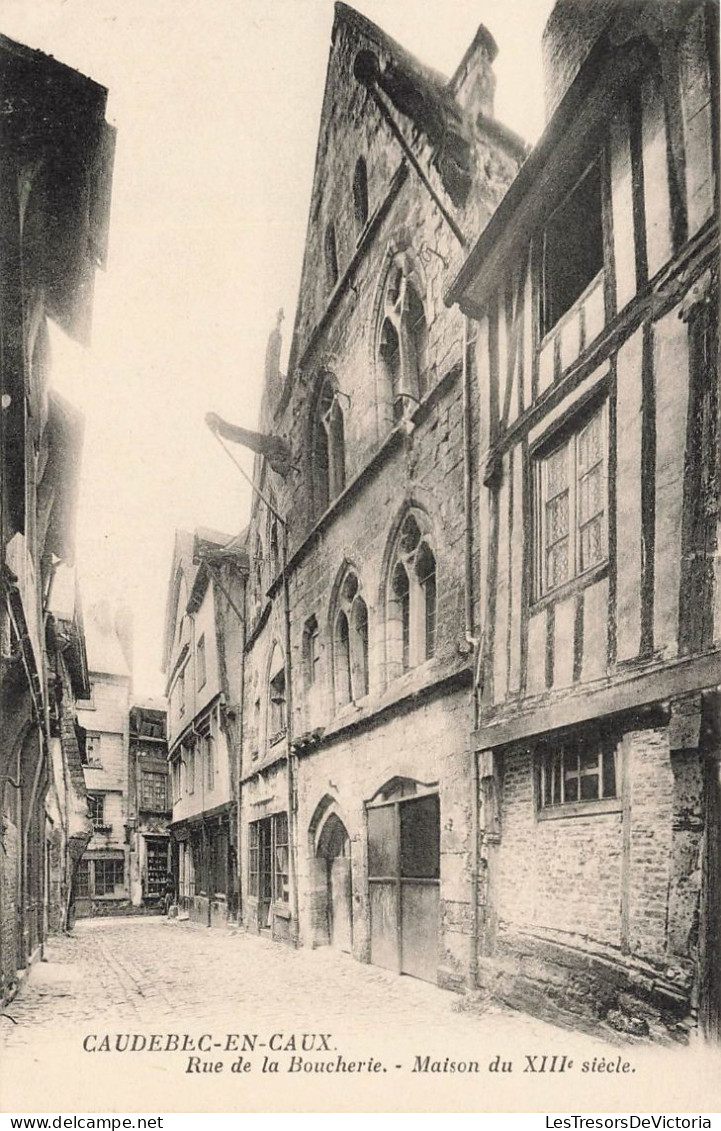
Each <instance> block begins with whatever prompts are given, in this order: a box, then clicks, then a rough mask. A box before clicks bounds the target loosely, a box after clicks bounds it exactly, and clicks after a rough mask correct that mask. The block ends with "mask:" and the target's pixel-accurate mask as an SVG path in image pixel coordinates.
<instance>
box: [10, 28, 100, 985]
mask: <svg viewBox="0 0 721 1131" xmlns="http://www.w3.org/2000/svg"><path fill="white" fill-rule="evenodd" d="M0 76H1V78H2V88H3V109H4V112H3V113H2V115H0V174H1V175H2V182H3V190H2V205H1V207H0V386H1V389H2V405H1V407H0V411H1V412H2V426H1V427H0V467H1V472H0V474H1V476H2V482H1V483H0V489H1V491H2V511H1V526H2V529H1V532H0V541H1V550H0V552H1V555H2V560H1V562H0V587H1V589H2V593H1V598H0V651H1V656H0V718H1V719H2V728H1V734H0V809H1V816H2V846H1V848H0V915H1V917H2V930H1V931H0V976H1V986H0V991H1V994H2V999H3V1000H5V999H6V998H7V997H8V996H9V995H10V994H12V993H13V991H14V988H15V986H16V985H17V981H18V977H19V976H21V974H22V972H23V971H24V970H25V969H26V968H27V967H28V965H29V964H30V963H31V962H32V961H33V959H34V958H35V957H37V956H38V955H39V954H40V953H41V951H42V945H43V941H44V939H45V937H46V933H47V930H48V927H49V925H53V926H55V925H58V924H59V923H62V922H64V918H65V914H66V911H67V907H66V897H67V891H68V888H69V884H70V879H71V876H72V870H73V867H74V864H75V861H76V860H77V855H78V845H79V844H80V843H81V842H82V840H83V838H85V837H87V835H88V832H89V830H88V829H87V826H86V825H85V824H84V818H83V817H82V808H83V804H82V802H83V797H82V795H83V786H82V782H81V780H80V775H79V772H78V770H79V767H78V758H79V749H78V745H77V739H76V734H75V728H74V724H73V698H74V696H75V694H77V693H78V692H82V691H83V681H84V678H85V674H84V673H83V670H82V662H80V663H79V662H77V655H76V657H75V658H73V655H72V654H73V652H75V653H77V652H78V650H79V651H80V652H82V640H81V630H80V627H79V622H78V621H77V620H76V621H75V623H74V624H73V616H72V614H71V617H70V621H69V622H68V624H67V625H66V626H62V625H59V624H58V623H57V622H55V621H54V619H53V617H52V615H51V612H50V601H51V595H52V585H53V578H54V574H55V571H56V568H57V563H58V561H60V562H66V563H70V562H72V560H73V551H74V546H73V543H74V509H75V497H76V489H77V470H78V460H79V451H80V446H81V440H82V422H81V421H80V420H79V418H78V414H77V413H76V412H75V411H74V410H73V409H72V407H71V406H70V405H68V404H67V403H66V402H65V401H64V400H63V399H62V398H61V397H59V396H58V395H57V394H56V393H55V392H54V391H52V390H51V389H50V374H49V351H48V321H49V320H50V319H52V320H53V321H54V322H55V323H57V324H58V325H59V326H61V327H62V328H63V329H64V330H65V331H66V332H67V333H68V334H69V335H70V336H71V337H73V338H74V339H75V340H77V341H80V342H87V339H88V333H89V326H90V314H91V306H92V287H93V278H94V273H95V269H96V267H97V266H98V265H99V264H102V263H103V261H104V257H105V246H106V231H107V221H108V205H109V179H110V158H111V156H112V132H111V131H110V129H109V127H108V126H107V124H106V123H105V121H104V113H105V102H106V96H107V92H106V91H105V90H104V89H103V88H102V87H100V86H98V85H97V84H96V83H93V82H92V81H91V80H90V79H87V78H85V77H84V76H83V75H80V74H78V73H77V72H76V71H73V70H71V69H70V68H69V67H65V66H63V65H62V64H61V63H58V62H57V61H56V60H54V59H52V58H50V57H48V56H46V55H43V54H42V53H41V52H38V51H31V50H29V49H28V48H26V47H23V46H21V45H20V44H17V43H13V42H12V41H10V40H8V39H6V38H5V37H2V36H0ZM66 629H67V631H66ZM71 638H74V639H71ZM79 809H80V815H79V813H78V810H79ZM76 817H77V818H78V819H77V820H76Z"/></svg>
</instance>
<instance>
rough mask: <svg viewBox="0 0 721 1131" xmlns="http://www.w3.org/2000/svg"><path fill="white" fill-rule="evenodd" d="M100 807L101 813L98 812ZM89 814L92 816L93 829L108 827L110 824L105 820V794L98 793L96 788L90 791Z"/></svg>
mask: <svg viewBox="0 0 721 1131" xmlns="http://www.w3.org/2000/svg"><path fill="white" fill-rule="evenodd" d="M98 807H99V813H98ZM88 815H89V817H90V821H91V824H92V826H93V830H96V829H106V828H108V825H107V823H106V820H105V794H104V793H97V792H96V791H95V790H93V791H92V792H88Z"/></svg>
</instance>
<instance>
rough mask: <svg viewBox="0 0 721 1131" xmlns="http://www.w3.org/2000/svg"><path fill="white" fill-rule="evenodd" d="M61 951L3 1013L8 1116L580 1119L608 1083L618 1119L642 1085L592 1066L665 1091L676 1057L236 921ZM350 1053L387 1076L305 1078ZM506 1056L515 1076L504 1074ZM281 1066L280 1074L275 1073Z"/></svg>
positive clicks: (68, 944)
mask: <svg viewBox="0 0 721 1131" xmlns="http://www.w3.org/2000/svg"><path fill="white" fill-rule="evenodd" d="M46 958H47V960H46V961H45V962H42V963H38V964H37V965H36V966H35V967H34V968H33V970H32V972H31V975H30V977H29V978H28V979H27V981H26V982H25V984H24V985H23V987H22V989H21V991H20V993H19V994H18V996H17V997H16V998H15V1000H14V1001H13V1002H12V1003H11V1004H10V1006H9V1007H8V1009H7V1012H6V1014H5V1015H4V1016H3V1018H2V1029H1V1030H0V1032H1V1034H2V1041H1V1044H2V1065H3V1069H2V1084H1V1085H0V1096H1V1099H2V1109H3V1110H5V1111H51V1112H56V1111H57V1112H76V1113H79V1112H93V1111H94V1112H108V1111H139V1112H149V1113H151V1114H152V1112H153V1111H202V1110H208V1111H210V1110H218V1111H227V1110H243V1111H264V1110H279V1111H288V1110H318V1111H322V1110H330V1111H333V1110H338V1109H339V1107H341V1106H344V1107H347V1109H348V1110H359V1111H363V1110H386V1111H389V1110H390V1111H392V1110H407V1111H413V1110H420V1111H429V1110H440V1111H442V1110H446V1111H447V1110H460V1111H463V1110H468V1111H473V1110H477V1111H482V1110H487V1111H488V1110H491V1111H492V1110H499V1109H502V1108H503V1107H504V1106H509V1107H510V1110H522V1109H523V1106H526V1107H529V1108H531V1109H539V1108H541V1109H542V1108H543V1107H544V1106H545V1107H547V1108H551V1109H555V1110H565V1109H566V1108H567V1106H568V1103H569V1102H570V1096H571V1095H572V1094H574V1093H575V1090H576V1089H577V1088H578V1087H579V1085H580V1083H581V1082H583V1086H584V1095H585V1096H586V1100H587V1102H589V1103H590V1102H592V1099H591V1098H590V1097H591V1096H592V1093H593V1091H594V1090H595V1088H596V1087H598V1088H599V1089H600V1091H599V1095H598V1103H599V1106H600V1107H601V1108H602V1109H605V1110H613V1108H614V1107H616V1106H620V1107H623V1106H624V1103H623V1095H624V1091H623V1089H624V1084H625V1085H626V1098H627V1097H628V1083H627V1081H628V1076H627V1077H625V1078H621V1077H619V1076H608V1075H602V1076H599V1077H593V1076H586V1077H582V1076H580V1075H579V1074H578V1070H580V1067H581V1059H580V1058H586V1059H589V1058H592V1057H593V1056H594V1055H595V1056H597V1057H605V1058H606V1059H607V1060H613V1061H614V1062H615V1061H616V1060H617V1059H618V1057H619V1054H620V1055H621V1059H622V1060H623V1061H625V1060H628V1061H630V1062H632V1065H633V1066H634V1068H636V1069H637V1070H638V1072H644V1071H645V1069H644V1065H650V1067H649V1068H648V1072H649V1081H650V1080H651V1078H652V1076H653V1077H654V1078H655V1077H656V1074H657V1068H658V1063H659V1062H658V1057H659V1056H661V1057H663V1055H664V1054H663V1053H659V1052H658V1051H657V1050H655V1051H652V1052H651V1051H650V1050H647V1049H642V1048H635V1049H631V1050H628V1049H626V1050H624V1049H621V1048H613V1047H611V1046H609V1045H606V1044H603V1043H601V1042H600V1041H594V1040H592V1039H591V1038H589V1037H584V1036H582V1035H579V1034H577V1033H570V1032H566V1031H565V1030H562V1029H559V1028H556V1027H554V1026H551V1025H548V1024H545V1023H543V1022H540V1021H537V1020H535V1019H533V1018H529V1017H526V1016H524V1015H522V1014H519V1013H515V1012H512V1011H510V1010H504V1009H501V1008H499V1007H495V1006H492V1007H487V1008H485V1009H484V1008H483V1007H481V1006H478V1007H477V1008H475V1009H474V1010H473V1011H471V1010H469V1009H467V1008H463V1005H464V1001H463V999H462V998H460V997H457V996H456V995H454V994H451V993H447V992H445V991H442V990H440V989H438V988H437V987H436V986H433V985H430V984H428V983H425V982H422V981H418V980H415V979H412V978H402V977H397V976H395V975H393V974H391V973H388V972H386V971H384V970H381V969H379V968H377V967H373V966H365V965H362V964H360V963H357V962H354V961H352V960H351V959H350V958H349V957H347V956H346V955H342V954H335V953H333V952H332V951H330V950H329V949H327V948H324V949H318V950H307V949H302V950H297V951H295V950H291V949H289V948H287V947H284V946H279V945H277V944H274V943H272V942H270V941H268V940H266V939H264V938H259V937H255V936H252V935H247V934H245V933H242V932H238V931H236V930H234V929H232V928H230V929H217V930H208V929H206V928H202V927H199V926H195V925H190V924H188V923H178V922H177V921H174V920H166V919H162V918H115V919H96V920H82V921H80V922H79V923H78V925H77V927H76V930H75V932H74V934H73V935H72V936H66V937H62V938H56V939H53V940H51V941H50V944H49V946H48V947H47V949H46ZM106 1034H107V1035H108V1037H109V1045H110V1051H103V1038H104V1036H105V1035H106ZM153 1034H156V1035H160V1036H156V1040H155V1042H154V1043H155V1046H156V1047H155V1049H154V1050H153V1051H151V1050H150V1048H149V1046H150V1037H151V1036H152V1035H153ZM244 1034H247V1035H248V1036H249V1037H250V1038H251V1041H252V1039H253V1037H254V1035H255V1040H256V1048H255V1050H254V1051H252V1052H250V1053H249V1046H248V1043H247V1041H246V1051H245V1053H244V1054H243V1060H244V1061H245V1062H246V1063H249V1065H250V1067H249V1069H248V1070H247V1071H246V1072H238V1071H237V1070H236V1072H232V1071H231V1066H232V1065H233V1064H234V1063H236V1062H237V1061H238V1057H239V1054H240V1052H241V1049H242V1045H243V1035H244ZM303 1034H326V1035H328V1034H329V1035H330V1036H326V1037H324V1038H320V1037H317V1036H316V1037H315V1038H311V1043H313V1045H314V1047H313V1049H306V1050H305V1051H304V1050H303V1049H302V1040H303ZM203 1035H205V1037H204V1039H203V1041H202V1043H201V1044H200V1047H198V1041H199V1040H200V1039H201V1038H203ZM116 1037H119V1048H120V1051H118V1050H117V1049H116ZM133 1038H134V1040H133ZM183 1040H185V1041H186V1048H185V1051H183V1050H182V1047H179V1045H180V1043H181V1042H182V1041H183ZM84 1043H85V1045H86V1046H87V1051H85V1050H84V1048H83V1045H84ZM293 1044H295V1048H293ZM326 1044H327V1046H328V1048H324V1045H326ZM133 1045H134V1046H135V1051H133ZM143 1045H145V1048H142V1047H141V1046H143ZM127 1046H130V1047H127ZM543 1054H546V1055H547V1056H548V1057H552V1056H553V1055H554V1054H555V1055H556V1056H557V1057H559V1058H560V1057H563V1056H566V1057H567V1058H571V1059H572V1060H573V1061H574V1068H566V1069H565V1071H564V1072H560V1073H559V1072H556V1073H555V1074H553V1073H551V1074H548V1073H547V1074H542V1073H541V1074H537V1073H533V1072H531V1073H530V1077H531V1078H530V1079H529V1072H528V1069H527V1062H526V1056H527V1055H529V1056H535V1057H539V1056H543ZM673 1055H674V1057H675V1058H677V1057H678V1053H677V1052H676V1053H674V1054H673ZM339 1056H340V1057H342V1058H343V1061H344V1063H345V1064H347V1063H348V1062H351V1061H355V1062H357V1061H363V1062H367V1061H369V1060H370V1061H371V1062H373V1061H377V1062H380V1063H381V1065H382V1066H381V1067H380V1068H378V1069H377V1070H376V1071H375V1072H370V1073H369V1072H368V1070H367V1069H365V1068H360V1069H354V1070H351V1071H350V1072H349V1071H347V1070H344V1069H342V1068H341V1069H340V1070H339V1069H338V1068H336V1069H335V1070H333V1069H332V1068H331V1070H330V1073H329V1072H328V1070H327V1069H326V1068H322V1069H321V1070H318V1069H316V1070H314V1071H312V1072H308V1071H306V1070H305V1069H301V1070H298V1064H299V1063H300V1062H299V1061H298V1059H297V1058H298V1057H302V1058H303V1062H304V1063H305V1062H308V1061H312V1062H313V1063H314V1064H321V1065H325V1064H336V1063H337V1061H338V1057H339ZM498 1056H500V1058H501V1061H506V1062H512V1064H513V1069H512V1071H510V1072H509V1071H506V1072H505V1073H502V1072H499V1071H495V1072H494V1071H490V1072H489V1066H490V1065H491V1064H492V1063H493V1061H494V1059H495V1058H496V1057H498ZM193 1057H196V1059H195V1060H193ZM266 1057H267V1058H268V1060H269V1061H275V1062H276V1063H277V1065H278V1069H277V1071H276V1072H275V1073H274V1072H272V1071H271V1072H268V1071H266V1072H264V1071H263V1061H264V1059H265V1058H266ZM293 1057H295V1058H296V1060H295V1061H293V1060H292V1058H293ZM417 1057H420V1058H421V1061H423V1059H424V1058H426V1057H429V1058H430V1061H429V1063H433V1062H434V1061H435V1062H437V1063H438V1064H440V1065H443V1063H444V1062H446V1061H447V1060H448V1061H455V1062H456V1063H458V1062H464V1063H468V1062H474V1061H477V1062H478V1069H477V1070H474V1069H473V1068H472V1067H471V1068H466V1069H463V1068H457V1069H455V1070H453V1069H452V1068H450V1069H449V1068H448V1067H447V1066H446V1069H445V1071H439V1070H438V1068H436V1069H435V1070H430V1069H428V1070H426V1071H425V1072H424V1071H419V1069H418V1065H417V1061H416V1058H417ZM649 1057H651V1059H650V1060H649ZM218 1063H222V1068H221V1069H220V1070H218V1069H217V1068H215V1070H214V1071H212V1072H211V1071H209V1070H208V1067H207V1066H208V1065H211V1066H217V1064H218ZM559 1063H561V1062H560V1060H559V1061H557V1064H559ZM674 1063H675V1064H676V1066H678V1060H677V1059H676V1060H675V1062H674ZM294 1065H295V1067H294ZM694 1065H696V1069H698V1070H701V1068H702V1066H700V1065H697V1064H696V1061H694V1062H693V1064H690V1065H689V1068H690V1071H695V1070H696V1069H694ZM189 1068H190V1071H189V1070H188V1069H189ZM198 1068H202V1071H197V1069H198ZM524 1068H526V1071H525V1072H524ZM414 1069H415V1070H414ZM689 1080H690V1077H689ZM687 1082H688V1081H687ZM634 1086H636V1085H634ZM656 1086H659V1087H663V1083H662V1082H661V1083H658V1082H657V1085H656ZM614 1095H617V1097H618V1098H617V1100H616V1101H614ZM524 1096H528V1100H527V1101H524Z"/></svg>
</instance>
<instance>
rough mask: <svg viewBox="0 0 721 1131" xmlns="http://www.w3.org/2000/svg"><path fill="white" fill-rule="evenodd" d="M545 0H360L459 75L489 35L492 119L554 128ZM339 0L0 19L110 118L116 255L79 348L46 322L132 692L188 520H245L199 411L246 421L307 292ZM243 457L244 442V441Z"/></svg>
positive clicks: (241, 497)
mask: <svg viewBox="0 0 721 1131" xmlns="http://www.w3.org/2000/svg"><path fill="white" fill-rule="evenodd" d="M552 3H553V0H356V3H355V5H354V6H355V7H357V8H358V9H359V10H360V11H361V12H363V14H364V15H366V16H368V17H369V18H370V19H372V20H373V21H374V22H375V23H377V24H379V25H380V26H381V27H382V28H383V29H384V30H385V31H386V32H388V33H389V34H390V35H391V36H393V38H395V39H396V40H398V41H399V42H400V43H402V44H403V46H404V47H406V48H407V49H409V50H410V51H411V52H412V53H413V54H414V55H416V56H417V57H418V58H419V59H421V60H422V61H423V62H424V63H426V64H428V65H430V66H432V67H434V68H435V69H436V70H438V71H440V72H441V73H445V74H446V75H449V76H450V75H451V74H452V73H453V71H454V70H455V68H456V66H457V64H458V63H459V62H460V60H461V58H462V56H463V53H464V51H465V49H466V47H467V46H468V45H469V43H470V42H471V40H472V38H473V36H474V34H475V31H476V29H477V27H478V25H479V23H484V24H485V25H486V27H487V28H488V29H489V30H490V31H491V33H492V34H493V36H494V38H495V39H496V42H497V43H498V46H499V55H498V58H497V60H496V63H495V72H496V75H497V90H496V116H497V118H499V119H500V120H501V121H503V122H505V123H506V125H508V126H510V127H511V128H512V129H514V130H515V131H516V132H517V133H519V134H520V135H521V136H522V137H523V138H525V139H526V140H527V141H529V142H534V141H536V140H537V138H538V136H539V135H540V133H541V131H542V128H543V93H542V91H543V86H542V74H541V47H540V45H541V33H542V29H543V25H544V23H545V21H546V19H547V17H548V13H549V11H550V9H551V7H552ZM332 21H333V3H332V0H32V2H31V3H30V2H28V0H3V3H2V7H1V9H0V32H2V34H4V35H7V36H9V37H10V38H12V39H16V40H18V41H20V42H22V43H25V44H27V45H29V46H31V47H36V48H40V49H41V50H43V51H45V52H47V53H48V54H51V55H54V56H55V57H56V58H57V59H59V60H60V61H61V62H63V63H66V64H68V65H69V66H72V67H74V68H76V69H77V70H79V71H82V72H83V73H84V74H86V75H88V76H90V77H91V78H92V79H94V80H95V81H96V82H99V83H101V84H102V85H103V86H105V87H107V88H108V90H109V98H108V108H107V118H108V121H109V122H111V123H112V124H113V125H114V126H115V128H116V129H117V146H116V155H115V168H114V176H113V195H112V205H111V216H110V246H109V257H108V265H107V269H106V271H105V272H98V274H97V277H96V284H95V303H94V312H93V335H92V342H91V345H90V347H89V348H83V347H80V346H77V345H75V344H74V343H72V342H70V341H69V340H68V339H67V338H65V337H64V336H63V334H62V333H61V332H60V331H59V330H54V331H53V332H52V336H51V341H52V349H53V378H52V381H53V384H54V385H55V387H56V388H57V389H58V390H59V391H60V392H61V393H62V394H63V395H65V396H66V397H68V399H70V400H71V401H72V402H73V403H74V404H75V405H76V406H77V407H78V408H80V409H81V410H82V412H83V414H84V417H85V441H84V451H83V466H82V472H81V484H80V500H79V511H78V525H77V563H78V572H79V577H80V584H81V590H82V594H83V601H84V604H85V606H86V607H89V606H90V605H91V604H93V603H94V602H95V601H97V600H100V599H102V598H108V599H110V600H111V601H113V602H124V603H126V604H128V605H129V606H130V608H131V609H132V612H133V617H134V625H135V668H134V687H135V691H136V693H137V694H147V695H158V694H162V692H163V690H164V679H163V677H162V675H161V673H160V670H159V666H160V658H161V650H162V634H163V618H164V611H165V599H166V590H167V586H168V579H169V574H170V568H171V562H172V553H173V539H174V532H175V530H176V529H177V528H184V529H191V530H192V529H194V528H195V527H196V526H210V527H213V528H214V529H217V530H221V531H225V532H227V533H228V534H229V535H232V534H235V533H237V532H238V531H239V530H240V529H242V527H243V526H244V525H245V523H246V521H247V517H248V514H249V507H250V488H249V487H248V486H247V485H246V483H245V481H244V480H243V479H242V477H241V475H240V474H239V472H238V471H237V469H236V468H234V467H233V465H232V464H231V462H230V461H229V460H228V458H227V456H226V455H225V453H224V452H223V451H222V450H221V449H220V447H219V446H218V444H217V442H216V441H215V440H214V439H213V437H212V435H211V434H210V432H209V431H208V430H207V428H206V427H205V425H204V416H205V413H206V412H207V411H209V410H214V411H216V412H219V413H220V414H221V415H223V416H226V417H227V418H229V419H230V420H232V421H234V422H235V423H238V424H242V425H244V426H246V427H250V428H253V427H255V425H256V420H257V414H258V409H259V405H260V392H261V381H262V374H263V361H264V356H265V346H266V341H267V337H268V334H269V333H270V331H271V330H272V328H273V326H274V325H275V319H276V313H277V311H278V310H279V309H280V308H283V309H284V310H285V315H286V319H285V329H286V341H285V343H284V346H285V349H284V359H285V358H286V357H287V350H288V345H289V342H288V340H287V339H288V336H289V334H290V329H291V327H292V324H293V315H294V309H295V303H296V298H297V293H298V284H299V278H300V268H301V259H302V252H303V242H304V239H305V232H306V224H307V216H308V206H309V200H310V191H311V181H312V175H313V163H314V159H315V148H316V140H317V131H318V123H319V116H320V108H321V102H322V97H323V87H324V82H325V71H326V65H327V57H328V50H329V46H330V32H331V26H332ZM238 454H239V458H240V460H241V462H242V463H243V465H244V466H245V467H246V469H247V470H248V472H250V471H251V468H252V456H251V455H250V454H249V453H247V454H246V453H243V452H242V450H241V449H238Z"/></svg>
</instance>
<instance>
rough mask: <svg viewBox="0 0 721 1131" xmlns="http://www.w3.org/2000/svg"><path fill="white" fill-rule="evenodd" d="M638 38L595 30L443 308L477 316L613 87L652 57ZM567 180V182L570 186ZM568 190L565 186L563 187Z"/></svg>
mask: <svg viewBox="0 0 721 1131" xmlns="http://www.w3.org/2000/svg"><path fill="white" fill-rule="evenodd" d="M653 50H654V49H653V47H652V45H651V43H650V41H649V40H648V39H646V38H645V37H637V38H634V39H630V40H629V41H628V42H627V43H625V44H623V45H622V46H620V47H619V46H617V45H615V44H614V43H613V42H612V40H611V37H610V36H609V35H608V33H607V32H606V33H604V34H602V35H601V36H600V37H599V39H598V40H597V42H596V44H595V46H594V48H593V49H592V50H591V51H590V53H589V55H588V57H587V58H586V60H585V61H584V64H583V66H582V67H581V68H580V70H579V72H578V74H577V75H576V77H575V79H574V81H573V82H572V84H571V85H570V87H569V89H568V90H567V91H566V94H565V95H564V97H563V99H562V100H561V102H560V103H559V105H558V108H557V109H556V111H555V112H554V114H553V115H552V117H551V118H550V120H549V122H548V124H547V126H546V129H545V130H544V132H543V134H542V136H541V139H540V141H539V142H538V144H537V145H536V147H535V148H534V149H533V150H532V151H531V153H530V154H529V156H528V158H527V159H526V161H525V162H524V163H523V165H521V167H520V169H519V171H518V174H517V176H516V177H515V179H514V180H513V181H512V182H511V185H510V187H509V189H508V191H507V193H506V195H505V196H504V197H503V199H502V200H501V202H500V204H499V206H498V208H497V209H496V211H495V212H494V214H493V215H492V216H491V218H490V220H489V222H488V224H487V225H486V227H485V228H484V229H483V231H482V232H481V235H480V236H479V238H478V239H477V241H476V243H475V244H474V246H473V248H472V249H471V251H470V252H469V254H468V256H467V258H466V260H465V262H464V263H463V265H462V267H461V269H460V271H459V272H458V274H457V275H456V278H455V279H454V280H453V281H452V282H451V284H450V286H449V287H448V288H447V290H446V293H445V296H444V299H445V303H446V305H447V306H452V305H453V304H454V303H459V305H460V306H461V309H463V310H465V311H466V313H469V314H477V313H478V311H479V309H480V306H481V304H482V302H483V301H484V297H485V295H486V294H487V293H488V292H489V291H491V290H492V289H493V287H494V286H495V284H496V282H497V280H498V278H499V273H503V272H504V271H505V269H506V265H507V263H508V261H509V257H512V255H513V248H514V246H517V245H518V244H520V243H521V242H525V243H526V244H527V243H528V241H529V240H530V238H531V235H532V234H533V231H534V230H536V228H537V226H538V224H539V223H542V222H543V220H544V218H545V216H546V215H547V214H548V213H550V212H551V211H552V210H553V208H554V207H555V205H556V203H558V194H559V192H562V191H563V189H564V179H565V180H568V178H569V177H570V178H573V176H574V175H576V174H575V169H576V166H577V162H578V158H579V156H580V155H581V154H582V153H584V151H586V150H587V149H589V147H590V146H592V145H593V143H594V138H595V137H597V136H598V130H599V128H600V127H601V126H602V124H603V123H604V122H605V121H606V119H607V118H608V114H609V112H610V111H609V107H610V106H612V105H613V102H614V99H615V98H616V97H617V96H618V94H619V92H620V91H621V90H622V89H623V88H624V87H625V85H626V84H627V83H628V82H629V81H630V80H631V78H632V76H633V75H634V74H636V73H637V71H638V69H639V68H640V67H641V66H643V65H644V63H647V62H648V61H649V59H650V58H652V53H653ZM572 183H573V180H571V184H572ZM569 187H570V186H569Z"/></svg>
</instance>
